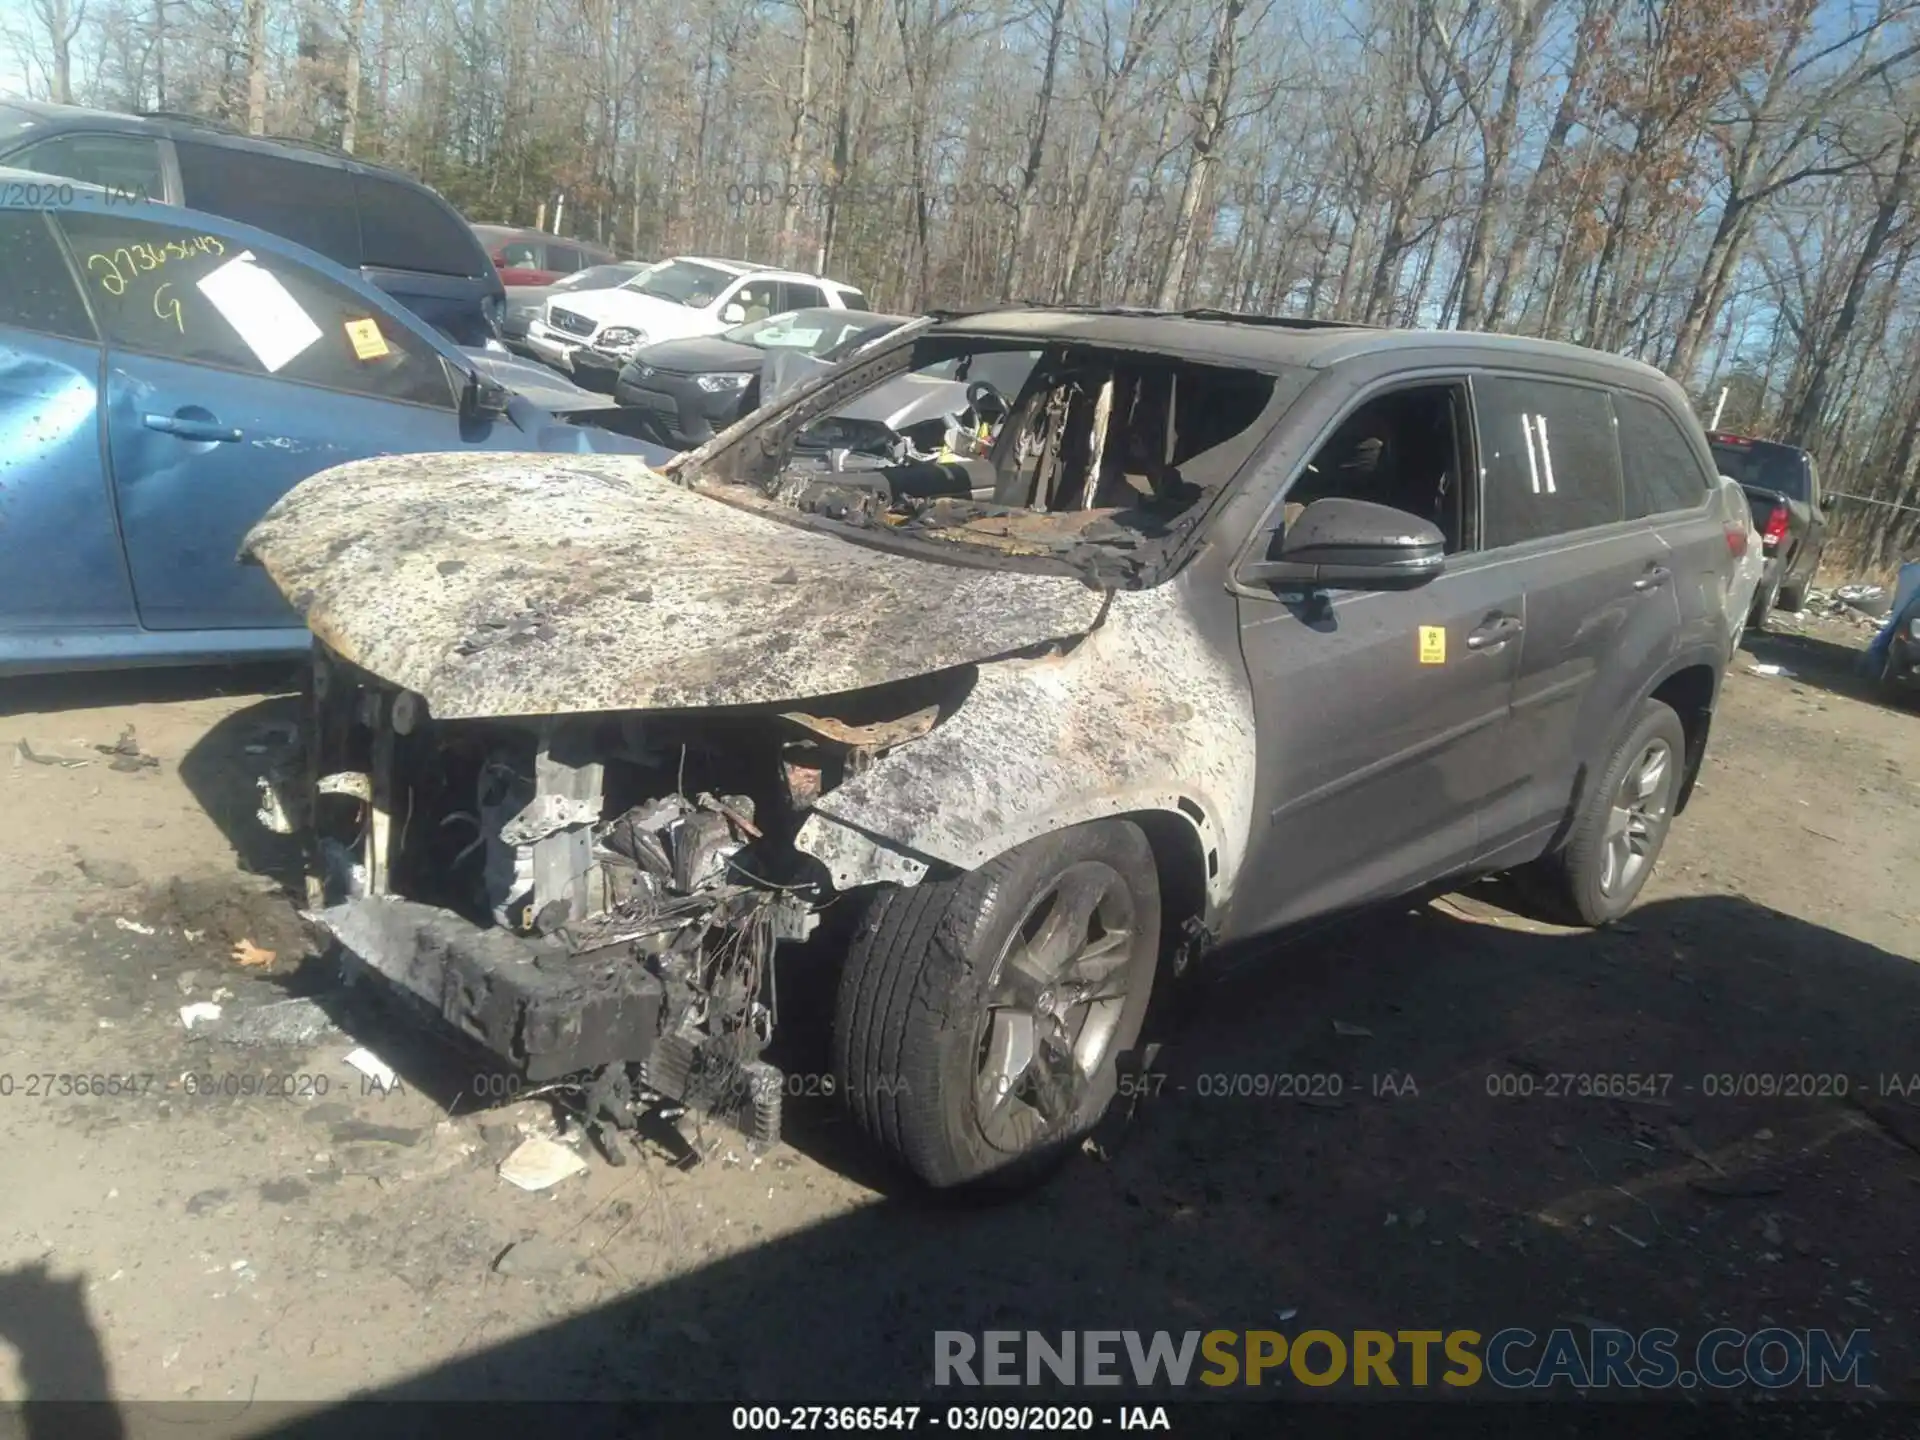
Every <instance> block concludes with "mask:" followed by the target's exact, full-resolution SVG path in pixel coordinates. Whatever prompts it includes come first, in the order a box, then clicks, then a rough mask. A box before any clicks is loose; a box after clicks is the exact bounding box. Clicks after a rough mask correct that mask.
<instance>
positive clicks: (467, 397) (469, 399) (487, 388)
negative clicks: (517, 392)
mask: <svg viewBox="0 0 1920 1440" xmlns="http://www.w3.org/2000/svg"><path fill="white" fill-rule="evenodd" d="M512 399H513V392H512V391H511V390H509V389H507V387H506V386H504V385H502V384H500V383H499V382H498V381H496V380H489V379H487V377H486V376H484V375H482V374H480V372H479V371H477V370H470V371H468V372H467V384H466V388H465V389H463V390H462V391H461V392H460V414H461V415H462V416H463V417H464V418H466V419H469V420H479V419H490V418H492V417H493V416H496V415H504V414H506V413H507V403H508V402H509V401H510V400H512Z"/></svg>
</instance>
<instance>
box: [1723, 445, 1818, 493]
mask: <svg viewBox="0 0 1920 1440" xmlns="http://www.w3.org/2000/svg"><path fill="white" fill-rule="evenodd" d="M1710 443H1711V444H1712V446H1713V463H1714V464H1716V465H1718V466H1719V467H1720V473H1721V474H1722V475H1725V476H1726V477H1727V478H1728V479H1729V480H1733V481H1735V482H1737V483H1739V484H1741V485H1749V486H1752V487H1753V488H1754V489H1756V490H1777V491H1779V492H1780V493H1781V494H1782V495H1785V496H1786V497H1787V498H1788V499H1790V500H1805V499H1807V498H1808V494H1807V454H1806V451H1804V450H1796V449H1794V448H1793V446H1791V445H1776V444H1774V443H1773V442H1772V441H1771V440H1738V439H1734V438H1732V437H1730V436H1722V435H1716V436H1713V437H1711V441H1710Z"/></svg>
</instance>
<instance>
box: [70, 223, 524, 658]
mask: <svg viewBox="0 0 1920 1440" xmlns="http://www.w3.org/2000/svg"><path fill="white" fill-rule="evenodd" d="M169 213H171V214H172V215H178V214H179V213H180V212H177V211H175V212H166V211H155V210H148V209H146V208H145V207H139V208H138V209H137V210H135V211H132V212H129V211H125V210H122V211H115V210H114V209H113V208H111V207H109V208H106V209H102V210H81V209H75V210H72V211H69V212H66V213H64V214H62V215H61V216H60V217H59V221H58V223H59V224H60V226H61V227H62V229H63V230H64V231H65V233H66V237H67V241H68V244H69V246H70V247H71V250H72V253H73V258H74V261H75V263H76V266H77V268H78V269H79V271H80V273H81V274H82V276H83V277H84V284H85V288H86V293H87V297H88V299H89V301H90V302H91V303H92V306H93V310H94V314H95V315H96V316H97V317H98V319H99V322H100V329H101V332H102V334H103V337H104V338H105V341H106V344H107V361H106V373H105V379H104V383H103V387H102V400H103V404H104V407H105V415H106V431H107V454H108V461H109V465H110V468H111V471H112V484H113V491H114V495H115V498H116V500H117V503H118V508H119V516H120V527H121V532H122V535H123V536H124V539H125V544H126V554H127V563H128V567H129V569H130V571H131V574H132V577H133V591H134V596H135V600H136V602H137V604H138V607H139V614H140V621H141V624H142V625H144V626H145V627H146V628H148V629H151V630H207V629H238V628H249V629H256V628H261V627H274V626H282V625H285V626H295V625H297V624H298V623H299V622H298V620H297V619H296V617H295V615H294V613H293V611H292V609H291V608H290V607H289V606H288V605H287V603H286V601H285V600H284V599H283V598H282V597H281V596H280V593H279V592H278V591H277V590H276V589H275V588H274V586H273V584H272V582H271V581H270V580H268V578H267V576H266V573H265V572H264V571H262V570H260V569H259V568H258V567H257V566H250V565H242V564H240V563H238V561H237V558H236V557H237V555H238V552H239V548H240V541H241V539H242V537H243V536H244V535H245V534H246V532H247V531H248V530H249V529H250V528H251V527H252V525H253V523H254V521H256V520H258V519H259V518H260V516H261V515H262V514H263V513H264V512H265V511H266V509H267V507H268V506H269V505H271V504H272V503H273V502H274V501H275V500H276V499H278V498H279V497H280V496H281V495H282V494H284V493H285V492H286V491H287V490H289V489H291V488H292V487H293V485H295V484H296V483H297V482H299V481H300V480H303V479H305V478H306V477H307V476H309V475H311V474H313V473H315V472H316V471H319V470H324V469H327V468H329V467H331V466H334V465H339V464H342V463H344V462H346V461H349V460H356V459H360V458H363V457H366V456H371V455H379V454H388V453H395V452H408V451H436V450H442V451H444V450H466V449H476V448H477V449H508V450H522V449H533V448H537V446H538V444H539V441H538V439H537V438H536V437H535V436H533V435H529V434H527V433H526V432H524V431H522V430H521V429H520V428H519V427H518V426H516V425H515V424H514V423H513V422H512V421H511V420H509V419H507V418H505V417H494V418H488V419H473V420H467V419H463V417H462V414H461V409H460V387H461V384H462V383H463V382H464V381H465V379H466V375H465V372H464V370H462V369H461V368H459V367H458V366H456V365H455V364H454V363H452V361H451V358H450V353H451V352H448V351H445V350H443V349H442V348H441V347H440V345H439V344H437V343H436V342H435V341H434V340H432V339H430V338H429V337H428V335H427V333H426V331H425V329H424V328H423V327H422V326H421V325H420V324H419V323H418V322H417V321H415V320H414V319H413V317H411V316H407V315H405V314H403V313H402V312H401V311H400V310H399V309H398V308H397V307H396V306H394V305H393V304H392V303H391V302H390V301H388V300H387V299H386V298H385V297H383V296H381V295H380V294H379V292H377V291H375V290H373V289H372V288H371V287H369V286H367V285H365V284H363V283H362V282H360V281H359V280H358V279H357V278H355V277H352V276H350V275H349V274H348V273H347V272H345V271H344V270H340V269H339V268H338V267H336V266H333V265H331V264H330V263H328V262H326V261H324V260H322V259H320V257H318V256H315V255H312V254H310V252H306V251H299V250H297V249H296V247H292V246H290V245H286V244H284V243H282V242H276V241H273V240H271V239H270V238H269V237H266V236H263V235H261V234H259V233H258V232H252V231H248V230H245V229H243V228H239V227H233V226H230V225H225V224H218V223H216V222H213V221H212V220H211V219H210V218H209V217H206V216H201V215H194V214H190V215H188V216H187V217H186V218H184V219H179V220H174V219H166V220H162V219H155V218H148V217H150V216H153V215H166V214H169Z"/></svg>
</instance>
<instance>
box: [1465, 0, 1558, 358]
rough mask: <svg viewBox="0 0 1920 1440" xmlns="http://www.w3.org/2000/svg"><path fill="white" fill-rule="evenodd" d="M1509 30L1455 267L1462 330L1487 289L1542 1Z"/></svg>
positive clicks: (1473, 322) (1527, 3)
mask: <svg viewBox="0 0 1920 1440" xmlns="http://www.w3.org/2000/svg"><path fill="white" fill-rule="evenodd" d="M1521 6H1522V8H1521V10H1520V14H1519V17H1518V20H1517V23H1516V24H1515V27H1514V32H1513V42H1512V47H1511V49H1510V50H1509V51H1508V52H1507V76H1506V82H1505V84H1504V85H1503V86H1502V88H1501V91H1500V108H1499V109H1498V110H1497V111H1496V112H1495V113H1494V118H1493V126H1492V128H1491V129H1490V130H1489V131H1488V132H1487V135H1486V137H1485V140H1484V142H1483V143H1484V144H1485V147H1486V163H1485V165H1483V166H1482V168H1481V175H1482V177H1483V179H1482V189H1481V193H1480V204H1479V206H1478V208H1477V209H1476V210H1475V212H1474V217H1473V229H1472V230H1471V231H1470V232H1469V233H1468V235H1467V249H1466V258H1465V259H1464V260H1463V261H1462V262H1461V266H1460V308H1459V315H1460V325H1461V328H1462V329H1473V328H1477V327H1479V326H1480V324H1481V321H1482V317H1481V310H1482V308H1483V305H1484V298H1483V292H1484V289H1485V285H1486V273H1487V247H1488V245H1489V244H1490V243H1491V241H1492V238H1493V217H1494V215H1495V214H1496V213H1497V212H1498V210H1499V209H1500V208H1501V206H1502V205H1503V204H1504V195H1505V192H1506V188H1507V173H1508V163H1507V162H1508V157H1509V155H1510V154H1511V153H1512V150H1513V136H1514V131H1515V129H1516V128H1517V127H1518V125H1519V121H1520V92H1521V91H1522V90H1524V89H1525V88H1526V84H1527V65H1528V63H1529V62H1530V61H1531V60H1532V58H1533V47H1534V43H1535V41H1536V40H1537V39H1538V38H1539V35H1540V21H1541V18H1542V17H1543V16H1544V15H1545V13H1546V0H1521Z"/></svg>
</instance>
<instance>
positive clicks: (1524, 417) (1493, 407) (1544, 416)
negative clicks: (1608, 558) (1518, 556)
mask: <svg viewBox="0 0 1920 1440" xmlns="http://www.w3.org/2000/svg"><path fill="white" fill-rule="evenodd" d="M1473 389H1474V403H1475V406H1476V408H1477V410H1478V411H1479V416H1480V448H1481V452H1482V453H1481V460H1480V465H1481V477H1482V478H1481V486H1480V494H1481V502H1480V503H1481V514H1482V517H1483V519H1482V523H1483V524H1484V526H1485V535H1484V537H1483V543H1484V544H1485V546H1486V548H1488V549H1494V548H1496V547H1498V546H1501V545H1516V544H1519V543H1520V542H1521V541H1524V540H1536V539H1539V538H1541V537H1542V536H1546V535H1565V534H1568V533H1570V532H1572V531H1575V530H1586V529H1589V528H1591V527H1592V526H1595V525H1611V524H1613V523H1615V522H1616V521H1618V520H1621V519H1624V518H1625V515H1626V505H1625V501H1624V499H1623V498H1622V494H1621V480H1620V449H1619V445H1618V444H1617V443H1616V441H1615V439H1614V428H1613V408H1612V406H1610V405H1609V404H1608V403H1607V395H1606V392H1605V391H1603V390H1595V389H1591V388H1589V387H1587V386H1584V385H1563V384H1560V383H1557V382H1555V381H1552V380H1518V379H1514V378H1512V377H1510V376H1505V375H1483V376H1480V377H1479V378H1477V379H1476V380H1475V381H1474V382H1473Z"/></svg>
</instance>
